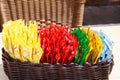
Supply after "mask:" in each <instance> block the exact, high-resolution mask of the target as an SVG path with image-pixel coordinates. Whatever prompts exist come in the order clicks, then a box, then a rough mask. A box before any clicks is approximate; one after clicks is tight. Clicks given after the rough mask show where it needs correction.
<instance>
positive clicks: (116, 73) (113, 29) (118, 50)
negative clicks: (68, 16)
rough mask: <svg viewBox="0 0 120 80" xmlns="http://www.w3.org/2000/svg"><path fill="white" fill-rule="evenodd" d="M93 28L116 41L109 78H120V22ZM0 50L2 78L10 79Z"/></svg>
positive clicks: (0, 34) (2, 79) (0, 43)
mask: <svg viewBox="0 0 120 80" xmlns="http://www.w3.org/2000/svg"><path fill="white" fill-rule="evenodd" d="M91 28H92V29H93V30H102V31H103V32H105V33H106V34H107V35H108V36H109V38H110V39H111V40H112V41H113V42H114V47H113V51H112V53H113V55H114V62H115V64H114V66H113V70H112V72H111V74H110V75H109V80H120V69H119V68H120V61H119V60H120V24H104V25H91ZM2 47H3V44H2V33H0V49H1V48H2ZM1 54H2V52H1V50H0V80H8V78H7V76H6V75H5V73H4V71H3V65H2V59H1Z"/></svg>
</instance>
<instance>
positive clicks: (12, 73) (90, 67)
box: [2, 49, 113, 80]
mask: <svg viewBox="0 0 120 80" xmlns="http://www.w3.org/2000/svg"><path fill="white" fill-rule="evenodd" d="M2 52H3V54H2V60H3V67H4V71H5V73H6V75H7V76H8V77H9V79H10V80H108V79H109V74H110V72H111V70H112V67H113V57H111V60H109V61H108V62H99V63H97V64H85V65H84V66H80V65H78V64H74V63H71V64H69V65H66V64H65V65H61V64H53V65H52V64H49V63H41V64H32V63H30V62H20V61H19V60H15V59H12V58H11V57H10V56H9V55H8V53H7V52H5V50H4V49H2Z"/></svg>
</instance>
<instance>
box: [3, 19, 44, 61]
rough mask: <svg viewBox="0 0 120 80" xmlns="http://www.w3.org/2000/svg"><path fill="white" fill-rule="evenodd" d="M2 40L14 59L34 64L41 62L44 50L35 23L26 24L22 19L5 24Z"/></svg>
mask: <svg viewBox="0 0 120 80" xmlns="http://www.w3.org/2000/svg"><path fill="white" fill-rule="evenodd" d="M2 39H3V44H4V49H5V50H6V51H7V52H8V54H9V55H10V56H11V57H12V58H14V59H19V60H21V61H30V62H32V63H39V62H40V58H41V56H42V53H43V50H42V48H41V45H40V38H39V37H38V33H37V28H36V22H35V21H33V22H32V21H30V22H29V23H28V24H25V21H24V20H21V19H20V20H15V21H8V22H6V23H4V24H3V30H2Z"/></svg>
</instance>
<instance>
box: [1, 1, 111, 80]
mask: <svg viewBox="0 0 120 80" xmlns="http://www.w3.org/2000/svg"><path fill="white" fill-rule="evenodd" d="M84 4H85V0H1V11H2V20H3V23H4V22H6V21H8V20H16V19H25V20H26V21H29V20H37V21H38V25H39V24H40V25H41V24H42V25H44V24H50V23H57V24H65V25H68V26H70V27H71V26H72V27H75V26H77V25H82V21H83V12H84ZM2 52H3V54H2V60H3V67H4V71H5V73H6V75H7V76H8V78H9V79H10V80H108V77H109V74H110V72H111V70H112V67H113V58H112V57H111V60H109V61H108V62H99V63H97V64H94V65H93V64H86V65H84V66H80V65H78V64H74V63H71V64H69V65H61V64H53V65H52V64H48V63H41V64H32V63H30V62H20V61H19V60H15V59H12V58H11V57H10V56H9V55H8V53H6V52H5V50H4V49H2Z"/></svg>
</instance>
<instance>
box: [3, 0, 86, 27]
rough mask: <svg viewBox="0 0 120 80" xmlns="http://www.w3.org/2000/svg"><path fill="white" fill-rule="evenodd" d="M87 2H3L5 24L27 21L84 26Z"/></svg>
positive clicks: (24, 0)
mask: <svg viewBox="0 0 120 80" xmlns="http://www.w3.org/2000/svg"><path fill="white" fill-rule="evenodd" d="M84 4H85V0H1V11H2V19H3V22H6V21H8V20H16V19H25V20H26V21H29V20H37V21H38V22H40V23H45V24H50V23H58V24H65V25H69V26H74V27H75V26H77V25H82V22H83V13H84Z"/></svg>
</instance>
